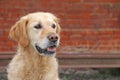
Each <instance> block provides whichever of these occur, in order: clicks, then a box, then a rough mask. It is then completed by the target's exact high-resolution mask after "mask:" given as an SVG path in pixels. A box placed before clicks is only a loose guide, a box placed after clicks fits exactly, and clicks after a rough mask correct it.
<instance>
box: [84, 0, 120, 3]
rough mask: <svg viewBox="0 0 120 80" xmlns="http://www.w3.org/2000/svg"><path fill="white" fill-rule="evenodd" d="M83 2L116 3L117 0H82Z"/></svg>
mask: <svg viewBox="0 0 120 80" xmlns="http://www.w3.org/2000/svg"><path fill="white" fill-rule="evenodd" d="M84 2H90V3H93V2H95V3H118V2H120V1H119V0H84Z"/></svg>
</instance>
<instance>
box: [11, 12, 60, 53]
mask: <svg viewBox="0 0 120 80" xmlns="http://www.w3.org/2000/svg"><path fill="white" fill-rule="evenodd" d="M59 33H60V26H59V24H58V19H57V18H56V17H55V16H54V15H53V14H50V13H43V12H41V13H32V14H29V15H27V16H24V17H22V18H21V19H20V20H19V21H18V22H17V23H16V24H15V25H14V26H13V27H12V28H11V30H10V36H11V37H12V38H13V39H14V40H16V41H17V42H18V43H19V44H20V45H21V46H23V47H24V48H25V47H27V46H28V45H31V46H32V47H33V48H34V50H35V51H36V52H37V53H39V54H40V55H53V54H54V53H55V51H56V48H57V47H58V45H59V41H60V36H59Z"/></svg>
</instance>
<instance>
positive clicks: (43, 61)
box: [7, 12, 60, 80]
mask: <svg viewBox="0 0 120 80" xmlns="http://www.w3.org/2000/svg"><path fill="white" fill-rule="evenodd" d="M49 18H50V20H51V22H55V23H56V25H57V28H56V29H52V28H51V27H46V28H44V29H43V30H42V32H41V31H40V32H41V33H40V37H39V39H41V38H45V37H46V36H47V35H48V34H49V33H56V34H58V35H59V32H60V26H59V24H58V19H57V18H56V17H55V16H54V15H53V14H51V13H44V12H37V13H31V14H28V15H26V16H24V17H22V18H21V19H20V20H19V21H18V22H16V24H15V25H14V26H13V27H12V28H11V30H10V34H9V35H10V37H11V38H12V39H13V40H15V41H17V42H18V50H17V54H16V55H15V56H14V58H13V59H12V61H11V62H10V64H9V66H8V69H7V72H8V80H59V76H58V63H57V61H56V58H55V54H54V55H52V56H48V55H41V54H39V53H38V52H36V51H35V48H34V47H33V46H32V44H33V43H34V39H36V37H34V36H36V35H37V34H35V33H36V32H37V31H36V32H35V33H33V31H32V29H33V25H34V23H35V22H39V21H41V22H42V21H44V22H42V23H43V24H44V25H45V26H48V25H49V23H48V21H47V20H49ZM30 30H31V32H30ZM32 41H33V42H32ZM41 41H42V40H41Z"/></svg>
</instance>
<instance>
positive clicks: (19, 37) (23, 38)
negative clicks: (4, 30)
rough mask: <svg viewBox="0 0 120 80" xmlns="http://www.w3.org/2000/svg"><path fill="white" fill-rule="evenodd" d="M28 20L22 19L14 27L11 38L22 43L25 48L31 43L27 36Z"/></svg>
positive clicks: (10, 34)
mask: <svg viewBox="0 0 120 80" xmlns="http://www.w3.org/2000/svg"><path fill="white" fill-rule="evenodd" d="M27 23H28V20H27V19H23V18H21V19H20V20H19V21H18V22H16V24H15V25H14V26H12V28H11V30H10V33H9V36H10V37H11V38H12V39H13V40H15V41H17V42H18V43H20V45H22V46H23V47H26V46H27V45H28V43H29V39H28V34H27V29H26V28H27Z"/></svg>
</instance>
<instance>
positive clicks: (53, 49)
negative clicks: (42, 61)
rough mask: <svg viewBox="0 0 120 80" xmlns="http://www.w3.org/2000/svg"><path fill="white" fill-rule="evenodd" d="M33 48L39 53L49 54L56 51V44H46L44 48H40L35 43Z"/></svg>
mask: <svg viewBox="0 0 120 80" xmlns="http://www.w3.org/2000/svg"><path fill="white" fill-rule="evenodd" d="M35 48H36V50H37V51H38V52H39V53H41V54H48V55H51V54H54V53H55V52H56V48H57V46H56V45H50V46H48V47H47V48H45V49H42V48H41V47H39V46H38V45H37V44H36V45H35Z"/></svg>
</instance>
